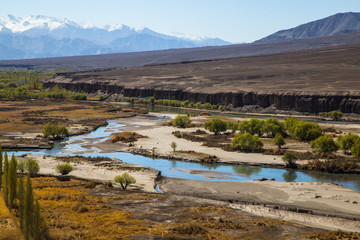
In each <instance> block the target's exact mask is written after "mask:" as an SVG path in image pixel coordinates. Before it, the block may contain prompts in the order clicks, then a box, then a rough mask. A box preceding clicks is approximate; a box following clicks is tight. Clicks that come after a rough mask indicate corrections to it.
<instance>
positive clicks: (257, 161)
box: [128, 114, 285, 166]
mask: <svg viewBox="0 0 360 240" xmlns="http://www.w3.org/2000/svg"><path fill="white" fill-rule="evenodd" d="M153 115H156V116H161V117H168V118H175V117H176V116H177V114H153ZM201 119H203V117H195V118H192V120H193V122H196V121H199V120H201ZM155 124H157V125H155ZM157 126H159V125H158V123H157V122H154V123H153V127H151V128H145V129H142V128H139V129H138V130H136V129H134V130H135V132H137V133H139V134H141V135H144V136H147V138H141V139H139V140H138V141H137V142H135V143H134V145H135V148H142V149H148V150H149V151H152V149H154V148H155V154H157V155H161V156H164V157H175V158H176V157H178V158H183V157H184V156H183V154H180V153H173V149H172V148H171V147H170V143H171V142H176V143H177V149H176V150H177V151H195V152H200V153H206V154H210V155H215V156H217V157H218V158H219V162H220V163H230V164H249V165H281V166H284V165H285V164H284V162H283V161H282V159H281V156H270V155H263V154H258V153H241V152H227V151H224V150H222V149H220V148H210V147H205V146H202V143H199V142H191V141H188V140H186V139H181V138H176V137H175V136H174V135H173V134H172V132H174V131H176V130H178V129H177V128H174V127H164V126H162V127H157ZM197 129H199V128H186V129H181V131H182V132H192V131H196V130H197ZM128 150H131V149H128ZM187 157H189V156H188V155H187Z"/></svg>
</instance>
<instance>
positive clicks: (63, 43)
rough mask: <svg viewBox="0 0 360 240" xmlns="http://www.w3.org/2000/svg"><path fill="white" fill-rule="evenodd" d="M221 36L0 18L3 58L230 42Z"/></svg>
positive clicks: (39, 18)
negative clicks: (191, 35) (194, 35)
mask: <svg viewBox="0 0 360 240" xmlns="http://www.w3.org/2000/svg"><path fill="white" fill-rule="evenodd" d="M227 44H231V43H229V42H226V41H223V40H221V39H218V38H200V37H185V36H179V37H178V36H171V35H166V34H161V33H157V32H155V31H152V30H151V29H149V28H143V29H135V28H131V27H129V26H126V25H123V24H109V25H105V26H96V25H94V24H89V23H86V24H80V23H76V22H74V21H71V20H69V19H58V18H52V17H46V16H30V17H27V18H21V17H15V16H12V15H7V16H6V17H3V18H0V59H2V60H4V59H21V58H38V57H60V56H74V55H92V54H102V53H117V52H133V51H150V50H162V49H169V48H189V47H201V46H215V45H227Z"/></svg>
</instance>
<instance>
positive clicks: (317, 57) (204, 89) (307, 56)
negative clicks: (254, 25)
mask: <svg viewBox="0 0 360 240" xmlns="http://www.w3.org/2000/svg"><path fill="white" fill-rule="evenodd" d="M359 53H360V45H352V46H343V47H332V48H324V49H319V50H307V51H295V52H290V53H281V54H269V55H262V56H252V57H242V58H232V59H223V60H213V61H199V62H188V63H178V64H163V65H154V66H145V67H137V68H127V69H115V70H107V71H96V72H77V73H64V74H59V75H58V76H57V77H56V78H54V79H50V80H47V81H45V82H44V85H45V86H46V87H51V86H53V85H55V84H59V85H61V86H63V87H64V88H66V89H69V90H72V91H84V92H86V93H94V92H98V91H101V92H103V93H107V94H110V93H115V95H114V96H116V95H118V96H121V95H123V96H126V97H150V96H154V97H155V98H157V99H177V100H190V101H193V102H197V101H200V102H203V103H205V102H210V103H212V104H218V105H224V106H230V107H232V108H238V107H243V106H247V105H253V106H259V107H261V108H268V107H274V108H276V109H281V110H295V111H298V112H309V113H317V112H328V111H332V110H337V109H339V110H341V111H342V112H345V113H360V87H359V85H358V84H354V83H356V82H357V81H358V76H359V75H360V67H359V65H358V63H359V62H360V57H359V56H360V54H359Z"/></svg>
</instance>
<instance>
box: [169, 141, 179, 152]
mask: <svg viewBox="0 0 360 240" xmlns="http://www.w3.org/2000/svg"><path fill="white" fill-rule="evenodd" d="M170 147H171V148H172V149H173V150H174V152H175V150H176V148H177V144H176V142H171V144H170Z"/></svg>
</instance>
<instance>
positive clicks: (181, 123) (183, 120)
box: [173, 115, 191, 128]
mask: <svg viewBox="0 0 360 240" xmlns="http://www.w3.org/2000/svg"><path fill="white" fill-rule="evenodd" d="M190 123H191V120H190V118H189V117H188V116H182V115H177V116H176V118H175V119H174V122H173V126H174V127H182V128H185V127H186V126H187V125H189V124H190Z"/></svg>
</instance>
